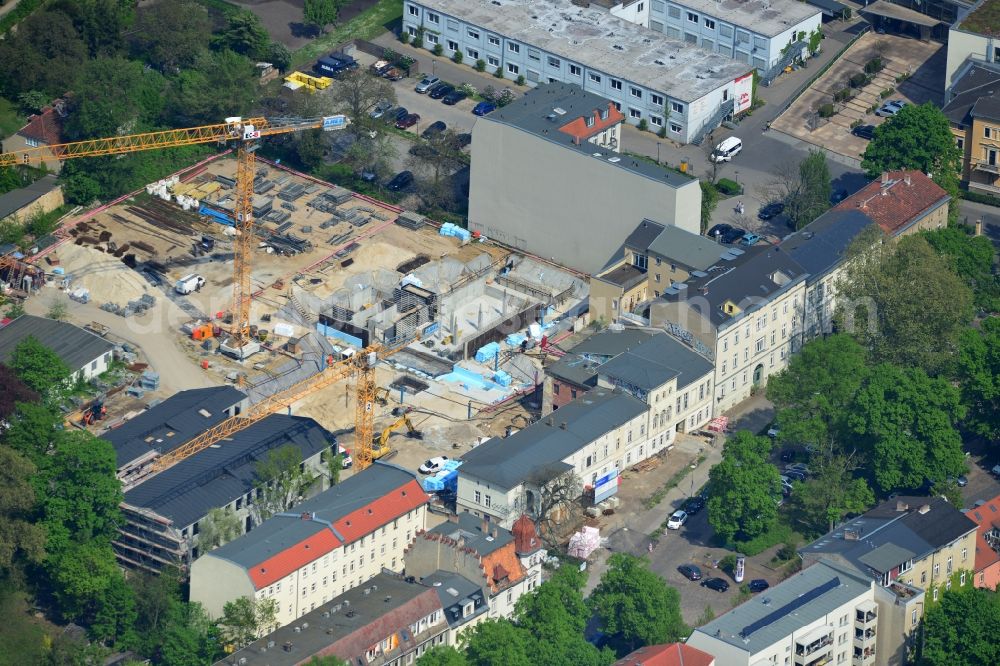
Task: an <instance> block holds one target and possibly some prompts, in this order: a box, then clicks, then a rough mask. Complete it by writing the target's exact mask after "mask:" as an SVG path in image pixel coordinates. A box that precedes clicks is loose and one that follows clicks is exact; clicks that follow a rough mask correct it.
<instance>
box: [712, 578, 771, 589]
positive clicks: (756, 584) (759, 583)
mask: <svg viewBox="0 0 1000 666" xmlns="http://www.w3.org/2000/svg"><path fill="white" fill-rule="evenodd" d="M723 582H725V581H723ZM769 587H771V584H770V583H768V582H767V581H766V580H764V579H763V578H754V579H753V580H752V581H750V582H749V583H747V588H748V589H749V590H750V591H751V592H763V591H764V590H766V589H767V588H769Z"/></svg>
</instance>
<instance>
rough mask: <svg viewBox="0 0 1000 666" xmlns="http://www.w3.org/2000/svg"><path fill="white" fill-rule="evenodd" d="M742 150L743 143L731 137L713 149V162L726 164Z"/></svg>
mask: <svg viewBox="0 0 1000 666" xmlns="http://www.w3.org/2000/svg"><path fill="white" fill-rule="evenodd" d="M741 150H743V142H742V141H740V140H739V139H738V138H737V137H735V136H731V137H729V138H728V139H725V140H724V141H723V142H722V143H720V144H719V145H717V146H716V147H715V150H713V151H712V161H713V162H728V161H730V160H731V159H733V157H735V156H736V155H738V154H739V152H740V151H741Z"/></svg>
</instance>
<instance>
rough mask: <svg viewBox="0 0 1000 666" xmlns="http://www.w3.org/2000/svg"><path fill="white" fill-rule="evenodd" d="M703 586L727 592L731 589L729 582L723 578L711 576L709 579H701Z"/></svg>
mask: <svg viewBox="0 0 1000 666" xmlns="http://www.w3.org/2000/svg"><path fill="white" fill-rule="evenodd" d="M701 586H702V587H707V588H708V589H710V590H715V591H716V592H725V591H726V590H728V589H729V583H727V582H726V581H724V580H722V579H721V578H709V579H707V580H703V581H701Z"/></svg>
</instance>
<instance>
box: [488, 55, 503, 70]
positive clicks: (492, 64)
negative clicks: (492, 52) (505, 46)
mask: <svg viewBox="0 0 1000 666" xmlns="http://www.w3.org/2000/svg"><path fill="white" fill-rule="evenodd" d="M486 60H487V62H489V63H490V67H499V66H500V58H498V57H496V56H486Z"/></svg>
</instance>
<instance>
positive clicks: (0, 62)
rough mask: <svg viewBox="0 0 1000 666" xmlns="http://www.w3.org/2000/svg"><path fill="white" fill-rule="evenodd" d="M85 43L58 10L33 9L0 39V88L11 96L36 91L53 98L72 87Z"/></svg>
mask: <svg viewBox="0 0 1000 666" xmlns="http://www.w3.org/2000/svg"><path fill="white" fill-rule="evenodd" d="M87 58H88V55H87V45H86V44H84V42H83V41H82V40H81V39H80V37H79V36H78V35H77V32H76V29H75V27H74V26H73V22H72V21H71V20H70V18H69V17H68V16H66V15H65V14H63V13H62V12H49V11H36V12H34V13H32V14H31V15H30V16H28V17H27V18H26V19H24V20H23V21H21V22H20V23H19V24H18V26H17V31H16V32H10V33H8V34H6V35H5V36H4V39H2V40H0V90H2V91H3V93H4V96H6V97H10V98H11V99H14V98H16V97H17V95H18V94H20V93H23V92H29V91H32V90H37V91H40V92H44V93H45V94H46V95H48V97H49V99H55V98H57V97H61V96H62V95H65V94H66V93H67V92H69V91H70V90H73V86H74V82H75V81H76V77H77V73H78V72H79V71H80V63H82V62H86V60H87Z"/></svg>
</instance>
